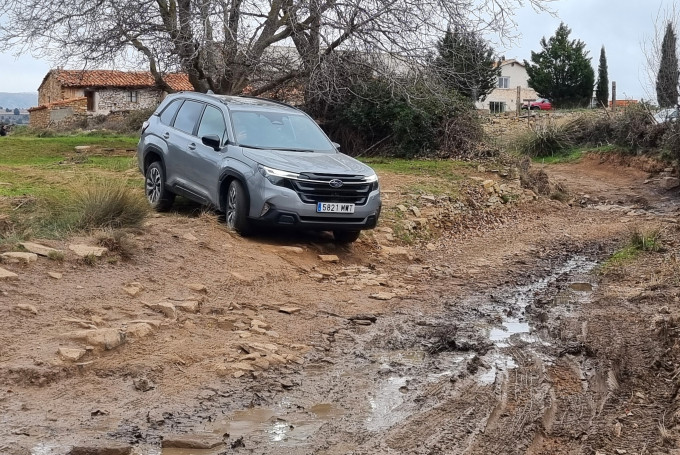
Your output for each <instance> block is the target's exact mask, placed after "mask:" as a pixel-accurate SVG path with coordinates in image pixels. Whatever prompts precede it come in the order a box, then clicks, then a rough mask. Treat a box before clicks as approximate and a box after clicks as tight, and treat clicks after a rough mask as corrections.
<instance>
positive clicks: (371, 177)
mask: <svg viewBox="0 0 680 455" xmlns="http://www.w3.org/2000/svg"><path fill="white" fill-rule="evenodd" d="M364 181H365V182H366V183H373V182H377V181H378V175H377V174H373V175H369V176H368V177H364Z"/></svg>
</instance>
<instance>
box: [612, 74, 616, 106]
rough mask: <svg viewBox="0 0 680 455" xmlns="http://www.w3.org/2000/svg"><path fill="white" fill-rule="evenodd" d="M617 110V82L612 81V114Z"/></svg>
mask: <svg viewBox="0 0 680 455" xmlns="http://www.w3.org/2000/svg"><path fill="white" fill-rule="evenodd" d="M615 110H616V81H612V112H613V111H615Z"/></svg>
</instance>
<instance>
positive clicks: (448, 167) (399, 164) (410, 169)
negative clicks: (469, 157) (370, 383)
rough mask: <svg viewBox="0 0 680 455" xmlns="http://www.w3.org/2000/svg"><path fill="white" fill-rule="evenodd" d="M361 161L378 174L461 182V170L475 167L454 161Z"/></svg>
mask: <svg viewBox="0 0 680 455" xmlns="http://www.w3.org/2000/svg"><path fill="white" fill-rule="evenodd" d="M361 161H363V162H364V163H366V164H368V165H369V166H371V167H372V168H373V169H375V170H376V171H377V172H380V171H386V172H390V173H392V174H403V175H416V176H428V177H440V178H444V179H448V180H461V179H462V178H463V176H462V175H461V172H460V171H461V170H463V169H466V168H468V169H469V168H472V167H475V165H474V164H472V163H469V162H466V161H453V160H404V159H395V158H364V159H362V160H361Z"/></svg>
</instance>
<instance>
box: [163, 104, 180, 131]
mask: <svg viewBox="0 0 680 455" xmlns="http://www.w3.org/2000/svg"><path fill="white" fill-rule="evenodd" d="M180 104H182V100H174V101H173V102H172V103H170V104H168V105H167V106H166V107H165V109H163V112H162V113H161V115H160V119H161V123H162V124H164V125H170V124H171V123H172V118H173V117H174V116H175V112H177V109H179V105H180Z"/></svg>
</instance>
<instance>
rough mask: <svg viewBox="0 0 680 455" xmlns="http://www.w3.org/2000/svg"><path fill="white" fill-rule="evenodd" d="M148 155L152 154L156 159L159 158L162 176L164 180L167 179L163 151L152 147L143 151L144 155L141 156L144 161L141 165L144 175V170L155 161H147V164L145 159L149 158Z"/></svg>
mask: <svg viewBox="0 0 680 455" xmlns="http://www.w3.org/2000/svg"><path fill="white" fill-rule="evenodd" d="M150 153H153V154H154V155H158V158H160V161H161V166H163V174H165V175H166V178H167V172H166V168H165V156H164V154H163V151H162V150H161V149H160V148H158V147H154V146H149V147H147V148H146V149H145V150H144V155H143V156H144V159H143V160H142V164H143V165H144V175H146V170H147V169H148V167H149V166H150V165H151V163H153V162H155V161H156V160H154V161H149V162H148V163H147V157H148V156H149V154H150Z"/></svg>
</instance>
